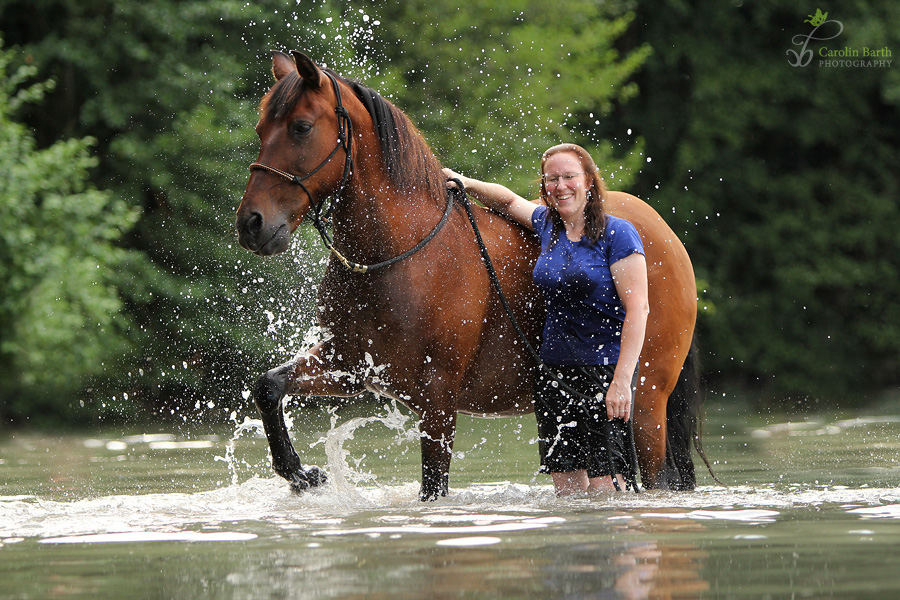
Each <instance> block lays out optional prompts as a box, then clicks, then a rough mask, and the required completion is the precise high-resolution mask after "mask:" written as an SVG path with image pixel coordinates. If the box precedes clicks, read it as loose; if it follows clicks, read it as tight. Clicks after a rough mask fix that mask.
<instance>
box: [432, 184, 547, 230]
mask: <svg viewBox="0 0 900 600" xmlns="http://www.w3.org/2000/svg"><path fill="white" fill-rule="evenodd" d="M444 175H445V176H446V177H447V179H448V180H449V179H459V180H460V181H462V184H463V185H464V186H465V187H466V191H467V192H468V193H469V195H471V196H472V197H473V198H475V199H476V200H478V201H479V202H480V203H482V204H484V205H485V206H487V207H488V208H490V209H491V210H495V211H497V212H498V213H500V214H502V215H504V216H506V217H509V218H510V219H512V220H513V221H515V222H516V223H518V224H520V225H522V226H523V227H525V228H527V229H530V230H534V227H533V226H532V224H531V215H532V213H534V210H535V209H536V208H537V207H538V205H537V204H534V203H532V202H529V201H528V200H526V199H525V198H523V197H522V196H519V195H518V194H516V193H515V192H513V191H511V190H510V189H509V188H507V187H504V186H502V185H500V184H499V183H488V182H486V181H479V180H477V179H472V178H471V177H463V176H462V175H460V174H459V173H454V172H453V171H451V170H450V169H444ZM447 185H448V186H455V184H454V183H452V182H450V181H448V182H447Z"/></svg>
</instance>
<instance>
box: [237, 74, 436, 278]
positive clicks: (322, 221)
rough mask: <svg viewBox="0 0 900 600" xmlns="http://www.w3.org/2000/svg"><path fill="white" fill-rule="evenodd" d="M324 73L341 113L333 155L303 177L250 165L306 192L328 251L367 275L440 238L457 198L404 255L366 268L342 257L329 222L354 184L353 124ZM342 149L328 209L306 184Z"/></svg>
mask: <svg viewBox="0 0 900 600" xmlns="http://www.w3.org/2000/svg"><path fill="white" fill-rule="evenodd" d="M322 73H325V75H327V76H328V79H330V80H331V85H332V87H333V88H334V96H335V98H337V106H335V108H334V112H335V113H336V114H337V122H338V139H337V144H335V146H334V149H333V150H332V151H331V154H329V155H328V156H327V157H326V158H325V160H323V161H322V162H321V163H319V166H317V167H316V168H315V169H313V170H312V171H310V172H309V173H307V174H306V175H304V176H303V177H300V176H298V175H294V174H292V173H288V172H287V171H282V170H281V169H278V168H276V167H273V166H271V165H267V164H264V163H260V162H255V163H252V164H251V165H250V170H251V171H254V170H257V169H258V170H262V171H267V172H269V173H272V174H273V175H277V176H278V177H281V178H282V179H284V180H285V181H287V182H289V183H293V184H295V185H299V186H300V188H301V189H302V190H303V191H304V193H306V197H307V198H309V205H310V206H311V207H312V222H313V226H315V228H316V231H318V232H319V237H320V238H321V239H322V243H323V244H324V245H325V247H326V248H328V249H329V250H330V251H331V252H332V253H333V254H334V255H335V256H336V257H337V258H338V260H340V261H341V264H343V265H344V266H345V267H347V268H348V269H349V270H351V271H354V272H356V273H366V272H368V271H373V270H375V269H380V268H382V267H387V266H389V265H392V264H394V263H396V262H399V261H401V260H404V259H406V258H408V257H410V256H412V255H413V254H415V253H416V252H418V251H419V250H421V249H422V248H423V247H424V246H425V245H426V244H427V243H428V242H430V241H431V240H432V239H433V238H434V236H435V235H437V233H438V231H440V230H441V228H443V226H444V224H445V223H446V222H447V218H448V217H449V216H450V210H451V208H452V205H453V198H452V196H451V195H449V194H448V195H447V206H446V208H445V209H444V214H443V216H442V217H441V220H440V222H439V223H438V224H437V225H436V226H435V228H434V229H432V231H431V233H429V234H428V235H427V236H426V237H425V238H424V239H423V240H422V241H420V242H419V243H418V244H416V245H415V246H413V247H412V248H411V249H409V250H407V251H406V252H404V253H403V254H400V255H399V256H395V257H394V258H389V259H388V260H385V261H382V262H380V263H376V264H372V265H363V264H359V263H356V262H353V261H350V260H348V259H347V258H346V257H345V256H344V255H343V254H341V253H340V252H339V251H338V250H337V248H335V247H334V240H333V239H332V238H331V235H330V234H329V233H328V224H327V221H328V219H329V217H330V216H331V212H332V211H333V210H334V205H335V203H336V202H337V201H338V200H339V199H340V197H341V194H342V193H343V191H344V188H345V187H346V186H347V183H348V182H349V181H350V175H351V173H352V171H353V122H352V121H351V120H350V113H348V112H347V109H346V108H344V104H343V102H342V100H341V88H340V86H338V82H337V78H335V76H334V75H332V74H331V73H329V72H328V71H324V70H323V71H322ZM341 148H343V149H344V171H343V174H342V175H341V183H340V184H339V185H338V188H337V191H336V192H335V193H334V194H333V198H334V199H333V200H332V202H331V205H330V206H327V207H326V206H325V200H322V201H321V202H318V203H317V202H314V201H313V197H312V194H310V193H309V189H307V187H306V185H305V184H304V183H303V182H304V181H306V180H307V179H309V178H310V177H312V176H313V175H315V174H316V173H318V172H319V171H320V170H321V169H322V167H324V166H325V165H327V164H328V163H329V162H330V161H331V159H332V158H334V155H335V154H337V152H338V150H340V149H341Z"/></svg>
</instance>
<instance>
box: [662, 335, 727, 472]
mask: <svg viewBox="0 0 900 600" xmlns="http://www.w3.org/2000/svg"><path fill="white" fill-rule="evenodd" d="M698 354H699V350H698V348H697V335H696V332H695V333H694V339H693V340H692V341H691V349H690V350H689V351H688V355H687V358H686V359H685V361H684V365H683V366H682V367H681V374H680V376H679V377H678V383H677V384H676V385H675V389H674V390H672V394H671V395H670V396H669V402H668V404H667V405H666V469H665V482H666V487H668V488H669V489H672V490H693V489H694V488H695V487H696V485H697V477H696V475H695V473H694V461H693V460H692V459H691V448H692V447H693V449H694V450H696V451H697V454H698V455H699V456H700V458H702V459H703V462H704V463H705V464H706V468H707V469H708V470H709V474H710V475H711V476H712V478H713V479H714V480H715V481H716V483H719V484H720V485H721V482H720V481H719V479H718V478H717V477H716V475H715V473H713V470H712V466H711V465H710V464H709V460H708V459H707V458H706V453H705V452H704V451H703V441H702V433H703V432H702V425H703V415H702V411H703V395H702V394H701V392H700V358H699V356H698Z"/></svg>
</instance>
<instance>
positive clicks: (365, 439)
mask: <svg viewBox="0 0 900 600" xmlns="http://www.w3.org/2000/svg"><path fill="white" fill-rule="evenodd" d="M294 427H295V429H296V431H295V440H296V441H297V446H298V449H300V450H301V453H302V454H303V455H304V456H305V457H306V458H307V459H308V460H309V462H312V463H315V462H318V463H319V464H326V463H327V465H328V469H329V471H330V472H331V474H332V483H331V484H330V485H328V486H326V487H324V488H322V489H319V490H315V491H312V492H310V493H305V494H302V495H296V494H293V493H292V492H291V491H290V489H289V487H288V486H287V485H286V484H285V483H284V482H283V481H281V480H280V479H278V478H276V477H274V476H272V475H271V472H270V469H269V466H268V456H267V449H266V444H265V440H264V439H263V438H262V437H261V434H260V432H259V429H258V424H257V423H256V422H255V421H254V420H253V419H243V420H241V421H240V423H239V422H238V420H237V419H236V418H235V425H234V427H233V431H223V432H218V433H214V434H213V433H206V434H203V435H175V434H169V433H157V432H153V433H141V432H137V433H134V434H129V435H122V434H111V433H107V434H95V435H91V436H61V437H44V436H37V435H15V436H11V437H8V438H6V439H2V440H0V474H2V477H0V555H2V557H3V560H2V561H0V597H55V596H66V597H76V598H78V597H91V598H97V597H125V596H132V597H137V598H141V597H222V598H258V597H298V598H347V597H367V598H390V599H391V600H397V599H399V598H420V597H426V596H427V597H433V598H444V597H446V598H451V597H453V598H456V597H460V596H465V597H476V598H477V597H485V598H494V597H515V598H547V597H552V598H595V597H601V598H696V597H732V596H749V597H763V596H770V597H787V596H791V595H794V596H813V597H823V596H834V597H854V598H859V597H867V596H868V597H884V596H885V595H890V594H891V593H896V592H898V591H900V584H898V583H897V582H895V581H894V578H893V576H892V575H891V573H892V572H893V565H894V562H893V561H894V559H893V558H891V557H892V556H895V552H894V551H893V544H894V540H896V539H897V535H898V534H900V490H898V489H897V487H896V486H897V482H898V481H900V471H898V467H897V463H896V451H897V449H898V448H900V443H898V440H900V422H898V420H897V419H894V418H892V417H890V418H878V417H871V418H860V419H852V420H845V419H840V418H835V419H820V420H817V421H811V420H810V421H804V422H799V423H787V422H779V423H762V422H759V423H746V424H744V422H743V421H738V420H729V419H720V420H719V421H715V419H713V421H712V422H711V424H710V426H709V427H708V428H707V431H708V432H713V433H711V434H709V435H708V436H707V449H708V454H709V455H710V456H711V457H712V458H714V459H715V460H716V461H717V463H718V464H717V470H718V472H719V475H720V477H721V478H722V479H723V481H726V482H728V483H729V484H730V486H729V487H721V486H716V485H711V483H712V481H711V479H709V478H708V476H705V475H704V474H702V473H701V474H700V481H701V486H700V487H699V488H698V489H697V490H696V491H695V492H692V493H666V492H644V493H641V494H631V493H623V494H615V495H611V496H609V497H605V498H566V499H558V498H556V497H555V495H554V493H553V490H552V486H551V485H550V482H549V481H548V480H546V479H545V478H543V477H542V476H536V475H535V473H534V470H535V468H536V464H535V463H536V459H535V456H536V450H535V447H534V446H533V444H532V443H531V442H532V440H533V438H534V437H535V436H534V432H533V426H532V423H531V419H529V418H527V417H523V418H522V419H518V420H517V419H500V420H494V421H481V420H471V419H463V420H461V422H460V437H459V439H458V441H457V444H456V447H455V456H454V466H453V473H452V476H451V494H450V496H449V497H448V498H444V499H441V500H439V501H438V502H435V503H428V504H422V503H420V502H419V501H418V470H419V464H418V448H417V446H418V444H417V442H416V440H415V435H414V433H415V424H414V423H413V422H412V421H411V420H410V419H408V418H407V416H405V415H403V414H401V413H400V412H399V411H397V410H396V408H395V407H389V406H388V407H384V408H383V409H382V410H381V411H380V412H379V415H378V418H372V417H371V416H365V417H363V416H357V415H353V414H347V415H340V416H338V415H337V414H336V413H328V412H327V411H323V412H322V413H321V414H319V415H316V416H315V418H312V419H308V420H304V422H303V423H295V424H294ZM98 564H100V565H106V567H105V568H103V569H98V568H96V565H98ZM423 590H427V593H426V592H423Z"/></svg>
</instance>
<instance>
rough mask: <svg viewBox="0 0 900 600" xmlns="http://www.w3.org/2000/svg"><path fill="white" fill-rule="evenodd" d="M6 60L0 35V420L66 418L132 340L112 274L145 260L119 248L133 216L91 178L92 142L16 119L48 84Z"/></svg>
mask: <svg viewBox="0 0 900 600" xmlns="http://www.w3.org/2000/svg"><path fill="white" fill-rule="evenodd" d="M12 62H13V53H12V52H10V51H8V50H6V49H4V48H3V46H2V40H0V171H2V172H3V174H4V176H3V177H2V178H0V222H2V223H3V227H0V389H2V390H3V391H2V393H0V396H2V402H0V416H2V418H3V419H4V420H6V419H17V418H22V417H23V416H30V417H33V418H34V420H36V421H37V420H39V419H40V418H41V416H42V415H45V414H47V413H48V412H49V413H53V414H62V415H64V416H65V417H67V418H73V417H74V416H75V414H76V413H75V411H73V410H72V408H73V407H72V406H71V404H70V403H69V402H66V401H65V400H71V399H72V397H73V394H72V390H79V389H80V388H81V386H82V385H84V384H85V383H86V382H88V381H89V380H90V378H91V377H93V376H97V375H99V374H101V373H103V371H104V370H105V365H106V364H107V363H108V362H109V361H111V360H112V359H113V357H115V356H116V355H117V354H119V353H121V352H125V351H127V348H128V347H129V346H130V342H129V339H128V331H129V329H130V328H131V327H132V322H131V320H130V319H129V318H128V316H127V314H126V313H125V312H124V310H123V309H124V304H123V302H122V300H121V298H120V297H119V295H118V293H117V291H116V287H115V283H114V279H115V277H114V276H113V273H115V272H116V271H117V270H119V269H121V268H123V267H124V266H126V265H128V264H135V265H143V266H146V260H145V258H144V257H143V256H141V255H140V253H137V252H134V251H128V250H125V249H123V248H121V247H118V246H117V243H118V242H119V241H120V240H121V238H122V235H123V232H125V231H127V230H128V229H129V228H130V227H131V226H132V225H134V223H135V222H136V220H137V217H138V213H137V211H136V210H134V209H132V208H129V207H128V206H126V204H125V203H124V202H122V201H121V200H118V199H116V198H115V197H114V196H113V195H112V194H110V193H109V192H103V191H99V190H97V189H96V188H95V187H94V186H93V185H91V184H90V182H89V177H90V171H91V169H93V168H94V167H95V166H96V164H97V161H96V159H94V158H92V157H91V155H90V148H91V147H92V146H93V145H94V143H95V140H93V139H91V138H80V139H77V138H76V139H68V140H60V141H57V142H55V143H54V144H53V145H51V146H50V147H48V148H45V149H38V148H37V147H36V143H35V140H34V137H33V135H32V133H31V132H30V131H29V130H28V128H27V127H25V126H24V125H23V124H22V123H20V122H18V121H17V120H16V116H17V114H18V113H19V112H20V111H21V109H22V108H23V107H24V106H26V105H28V104H37V103H38V102H39V101H40V100H41V99H42V98H43V96H44V94H45V93H46V91H47V90H49V89H52V87H53V85H52V83H50V82H44V83H40V82H39V83H31V84H28V83H27V82H28V80H29V78H30V77H32V76H33V75H34V74H35V72H36V69H35V68H34V67H27V66H20V67H18V68H13V67H12ZM60 398H63V399H65V400H64V401H62V402H61V401H60Z"/></svg>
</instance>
